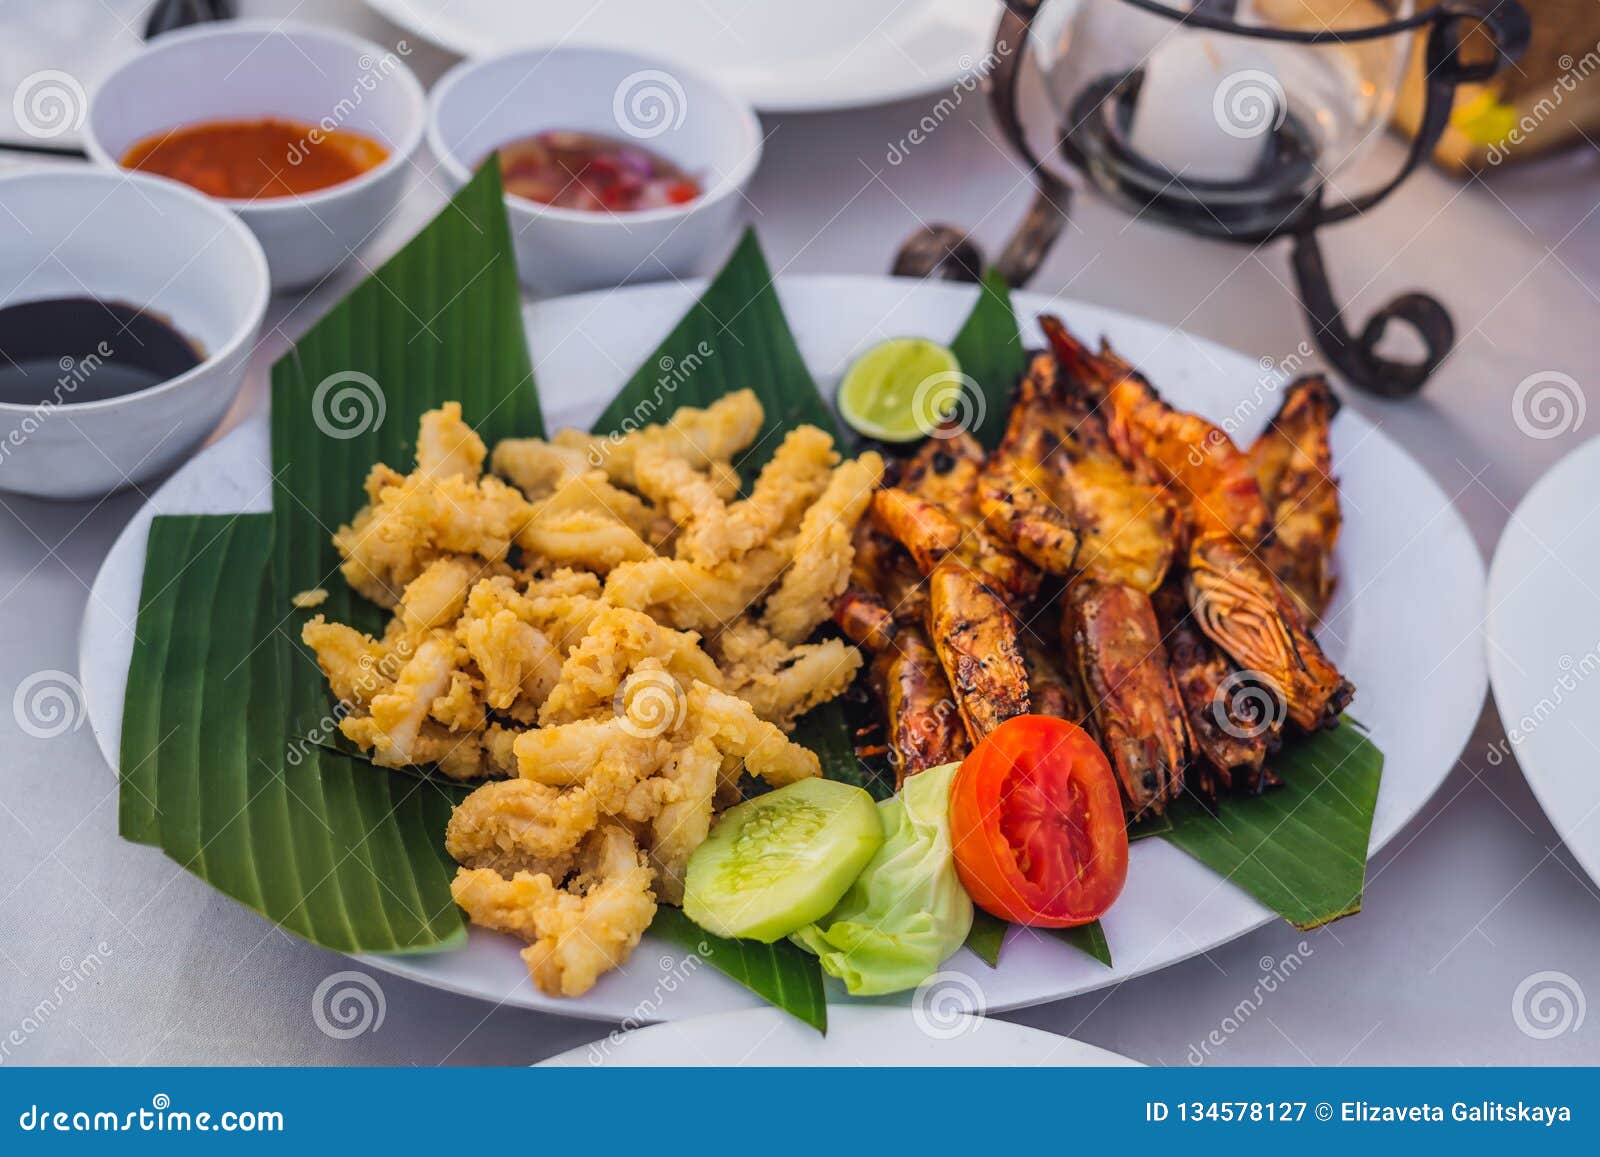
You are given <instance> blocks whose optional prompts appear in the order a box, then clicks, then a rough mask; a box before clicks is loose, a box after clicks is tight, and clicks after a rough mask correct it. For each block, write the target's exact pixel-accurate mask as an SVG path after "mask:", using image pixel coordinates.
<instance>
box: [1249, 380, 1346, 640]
mask: <svg viewBox="0 0 1600 1157" xmlns="http://www.w3.org/2000/svg"><path fill="white" fill-rule="evenodd" d="M1338 412H1339V400H1338V399H1337V398H1335V397H1334V395H1333V391H1332V390H1331V389H1330V388H1329V387H1328V382H1327V379H1326V378H1324V377H1322V376H1321V375H1315V376H1312V377H1305V378H1301V379H1300V380H1299V381H1297V382H1295V383H1294V384H1293V385H1291V386H1290V387H1289V389H1288V391H1287V393H1286V394H1285V395H1284V399H1283V405H1282V406H1281V407H1279V409H1278V413H1277V415H1276V416H1274V417H1273V419H1272V423H1271V424H1270V425H1269V426H1268V427H1267V428H1266V430H1265V431H1263V432H1262V434H1261V436H1260V437H1259V438H1257V439H1256V440H1255V444H1254V445H1252V446H1251V447H1250V462H1251V465H1252V466H1253V467H1254V468H1255V472H1256V478H1257V479H1258V480H1259V482H1260V484H1261V493H1262V495H1263V497H1264V498H1265V499H1266V502H1267V507H1268V510H1269V511H1270V512H1271V515H1272V533H1271V534H1269V535H1268V536H1267V541H1266V542H1265V543H1264V544H1263V545H1262V548H1261V557H1262V558H1263V559H1264V560H1265V561H1266V564H1267V566H1268V567H1270V568H1271V570H1272V572H1273V573H1274V574H1276V575H1277V576H1278V578H1280V579H1281V580H1282V581H1283V585H1284V586H1285V587H1287V588H1288V589H1289V593H1290V594H1292V595H1293V596H1294V597H1295V599H1296V600H1297V601H1298V602H1299V604H1300V609H1301V610H1302V611H1303V612H1304V613H1305V616H1306V620H1307V621H1308V622H1316V621H1317V620H1318V619H1320V618H1321V617H1322V614H1323V612H1324V611H1325V610H1326V609H1327V606H1328V600H1329V598H1331V597H1332V595H1333V583H1334V577H1333V548H1334V544H1335V543H1337V542H1338V541H1339V529H1340V526H1341V522H1342V516H1341V514H1340V511H1339V484H1338V482H1336V481H1335V480H1334V478H1333V474H1332V469H1333V465H1332V463H1333V455H1332V452H1331V451H1330V449H1329V446H1328V430H1329V426H1330V424H1331V423H1332V422H1333V419H1334V416H1335V415H1336V414H1338Z"/></svg>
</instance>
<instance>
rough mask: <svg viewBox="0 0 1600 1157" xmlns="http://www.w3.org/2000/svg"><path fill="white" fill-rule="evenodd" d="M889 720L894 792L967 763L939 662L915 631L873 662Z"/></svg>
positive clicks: (963, 740) (965, 747) (963, 730)
mask: <svg viewBox="0 0 1600 1157" xmlns="http://www.w3.org/2000/svg"><path fill="white" fill-rule="evenodd" d="M873 676H874V679H875V681H876V682H877V683H878V684H879V686H880V693H881V695H882V698H883V708H884V715H885V717H886V719H887V733H888V741H889V760H890V762H891V763H892V764H893V765H894V774H895V788H896V789H897V790H898V789H899V787H900V785H901V784H903V783H904V782H905V779H906V776H908V775H915V774H916V773H917V772H919V771H926V770H927V769H928V768H930V767H938V766H940V765H941V764H945V763H950V762H953V761H954V760H958V759H964V758H966V755H967V752H968V751H970V750H971V749H972V745H971V743H970V742H969V740H968V739H967V731H966V727H965V725H964V724H963V722H962V719H961V716H960V714H959V713H958V711H957V709H956V705H955V700H954V698H953V697H952V696H951V694H950V683H949V681H948V680H947V679H946V678H945V675H944V669H943V668H942V667H941V666H940V665H939V657H938V656H937V655H936V654H934V651H933V648H932V647H930V646H929V645H928V640H927V638H926V637H925V636H924V635H923V634H922V631H921V630H920V629H919V628H917V627H906V628H905V629H903V630H902V631H901V633H900V634H899V636H898V637H897V638H896V640H895V645H894V646H893V647H892V648H890V649H889V650H887V651H884V652H882V653H880V654H879V655H878V657H877V658H876V659H875V660H873Z"/></svg>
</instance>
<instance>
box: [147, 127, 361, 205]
mask: <svg viewBox="0 0 1600 1157" xmlns="http://www.w3.org/2000/svg"><path fill="white" fill-rule="evenodd" d="M388 156H389V150H388V149H386V148H384V147H383V146H382V145H380V144H379V143H378V142H377V141H375V140H373V139H372V138H370V137H366V136H363V135H362V134H360V133H355V132H351V131H349V130H348V129H332V130H328V129H322V128H319V127H318V126H316V125H309V124H302V123H301V122H299V121H293V120H280V119H278V118H274V117H267V118H263V119H261V120H215V121H201V122H200V123H198V124H192V125H185V126H183V127H182V128H176V129H168V130H166V131H164V132H159V133H155V134H153V135H151V136H148V137H146V138H145V139H144V140H142V141H139V142H138V143H137V144H135V145H134V146H133V147H132V148H131V149H129V150H128V151H127V152H126V153H124V154H123V156H122V165H123V167H124V168H128V169H140V170H142V171H144V172H147V173H155V174H156V175H157V176H162V177H171V178H172V179H173V180H176V181H182V182H183V183H184V184H185V185H190V186H192V187H193V188H196V189H199V190H200V191H201V192H202V193H206V194H209V195H210V196H213V197H226V198H229V199H231V200H240V201H248V200H256V199H260V198H266V197H292V196H294V195H295V194H298V193H315V192H317V191H318V190H319V189H327V188H330V187H331V186H333V185H338V184H342V183H343V182H345V181H348V180H350V179H352V178H354V177H359V176H360V175H361V174H362V173H365V172H366V171H367V170H369V169H373V168H376V167H377V166H378V165H381V164H382V163H383V162H384V161H385V160H387V159H388Z"/></svg>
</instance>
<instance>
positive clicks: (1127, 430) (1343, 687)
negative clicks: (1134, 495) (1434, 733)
mask: <svg viewBox="0 0 1600 1157" xmlns="http://www.w3.org/2000/svg"><path fill="white" fill-rule="evenodd" d="M1042 324H1043V325H1044V327H1045V331H1046V333H1047V334H1048V335H1049V337H1050V342H1051V346H1052V348H1054V349H1055V350H1056V353H1057V356H1058V357H1060V358H1061V359H1062V363H1063V366H1066V365H1068V364H1070V365H1071V366H1072V367H1073V371H1074V372H1075V373H1078V374H1080V375H1081V376H1082V377H1083V378H1084V379H1085V380H1086V381H1088V382H1090V383H1091V386H1090V388H1091V389H1093V390H1095V391H1096V392H1097V393H1098V394H1099V395H1100V397H1101V398H1102V399H1103V404H1104V405H1105V407H1106V408H1107V409H1108V410H1109V411H1110V414H1111V418H1110V421H1109V426H1110V429H1111V434H1112V438H1113V440H1114V441H1115V442H1116V443H1117V448H1118V450H1119V451H1121V452H1122V454H1123V455H1124V456H1125V457H1127V458H1128V459H1129V460H1130V461H1132V462H1133V463H1134V464H1135V465H1136V466H1138V467H1139V469H1140V471H1141V472H1142V473H1144V474H1145V475H1146V476H1147V477H1149V478H1151V479H1153V480H1156V481H1159V482H1161V483H1162V484H1163V485H1165V486H1167V488H1168V490H1169V492H1170V493H1172V494H1173V495H1174V496H1175V497H1177V498H1178V499H1179V501H1180V503H1181V504H1182V507H1183V511H1184V516H1185V521H1186V523H1187V526H1188V533H1189V547H1188V574H1187V576H1186V580H1185V590H1186V592H1187V594H1188V598H1189V605H1190V607H1191V609H1192V610H1193V612H1194V620H1195V622H1196V623H1197V624H1198V625H1199V627H1200V629H1201V630H1202V631H1204V632H1205V633H1206V635H1207V636H1208V637H1209V638H1210V639H1211V640H1212V641H1213V642H1215V643H1216V644H1217V646H1219V647H1221V648H1222V650H1223V651H1224V652H1226V653H1227V655H1228V656H1229V658H1231V659H1232V660H1233V661H1234V662H1235V663H1236V664H1238V665H1239V666H1240V667H1241V668H1244V669H1246V670H1247V671H1254V672H1257V673H1259V675H1260V676H1261V677H1262V680H1263V681H1264V682H1270V683H1271V684H1273V686H1274V687H1275V688H1276V690H1277V693H1278V694H1281V695H1282V697H1283V699H1284V702H1285V705H1286V709H1287V712H1288V715H1289V718H1290V719H1292V720H1294V722H1295V723H1296V724H1298V725H1299V726H1301V727H1304V728H1306V729H1308V730H1312V729H1315V728H1318V727H1329V726H1332V725H1333V724H1335V723H1336V722H1337V721H1338V715H1339V712H1340V711H1341V710H1343V709H1344V706H1345V704H1347V703H1348V702H1349V701H1350V697H1351V696H1352V695H1353V694H1354V693H1355V688H1354V687H1353V686H1352V685H1351V684H1350V683H1349V682H1348V681H1347V680H1346V679H1345V678H1344V677H1343V676H1342V675H1340V674H1339V671H1338V669H1337V668H1336V667H1334V665H1333V663H1332V662H1331V661H1329V659H1328V657H1327V656H1326V655H1325V654H1324V653H1323V651H1322V648H1321V647H1320V646H1318V645H1317V641H1316V640H1315V639H1314V638H1313V637H1312V636H1311V632H1310V631H1309V629H1308V628H1307V626H1306V617H1305V615H1304V613H1303V612H1302V610H1301V609H1300V606H1299V604H1298V602H1297V600H1296V599H1295V596H1294V595H1292V594H1290V593H1289V591H1288V590H1287V588H1285V586H1284V584H1283V583H1282V582H1281V581H1280V580H1279V578H1278V576H1277V575H1276V574H1274V573H1273V572H1272V571H1271V570H1270V569H1268V567H1267V566H1266V565H1265V564H1263V563H1262V562H1261V561H1260V559H1259V558H1258V557H1257V555H1256V554H1255V549H1256V547H1257V546H1258V545H1259V544H1260V542H1261V540H1262V537H1263V536H1264V535H1265V534H1266V532H1267V529H1268V527H1269V525H1270V520H1269V516H1268V512H1267V504H1266V501H1265V499H1263V497H1262V494H1261V486H1260V483H1259V482H1258V481H1257V479H1256V474H1255V468H1254V466H1253V465H1252V463H1251V461H1250V458H1249V457H1248V456H1247V455H1245V454H1244V453H1243V452H1242V451H1241V450H1239V448H1238V447H1237V446H1235V445H1234V444H1233V440H1232V439H1230V438H1229V437H1228V435H1227V434H1226V433H1225V432H1224V431H1223V430H1221V429H1219V428H1218V427H1216V426H1213V425H1212V424H1211V423H1209V422H1207V421H1206V420H1205V419H1203V418H1201V417H1199V416H1198V415H1195V414H1185V413H1182V412H1180V411H1177V410H1174V409H1173V408H1172V407H1171V406H1169V405H1168V404H1167V403H1166V402H1164V401H1162V399H1161V397H1160V395H1158V394H1157V393H1156V392H1155V390H1154V389H1153V388H1152V387H1151V386H1150V384H1149V383H1148V382H1146V381H1145V380H1144V379H1143V378H1142V377H1140V376H1139V375H1138V374H1137V373H1135V372H1134V371H1133V369H1132V368H1131V367H1129V366H1128V364H1127V363H1126V362H1124V361H1122V360H1121V359H1120V358H1118V357H1117V356H1116V355H1115V354H1113V353H1111V352H1110V350H1109V349H1102V350H1101V352H1100V353H1098V354H1095V353H1091V352H1090V351H1089V350H1088V349H1087V348H1086V347H1085V346H1084V345H1083V344H1082V343H1081V342H1079V341H1078V340H1077V339H1076V338H1074V337H1073V336H1072V335H1071V334H1069V333H1068V332H1067V331H1066V328H1065V327H1064V326H1063V325H1062V324H1061V323H1060V322H1059V321H1057V320H1056V319H1054V318H1049V319H1043V320H1042ZM1336 497H1337V496H1336V495H1335V498H1336Z"/></svg>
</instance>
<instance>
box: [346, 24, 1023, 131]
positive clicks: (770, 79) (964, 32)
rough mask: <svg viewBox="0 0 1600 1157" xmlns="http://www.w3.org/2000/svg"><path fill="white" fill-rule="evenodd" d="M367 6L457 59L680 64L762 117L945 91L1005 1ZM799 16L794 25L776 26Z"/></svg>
mask: <svg viewBox="0 0 1600 1157" xmlns="http://www.w3.org/2000/svg"><path fill="white" fill-rule="evenodd" d="M366 2H367V4H368V5H369V6H370V7H372V8H374V9H376V10H377V11H378V12H380V13H382V14H383V15H384V16H386V17H388V19H390V20H392V21H394V23H396V24H398V25H400V26H401V27H402V28H406V29H409V30H410V31H412V32H414V33H416V34H417V35H418V36H421V37H424V38H425V39H427V40H431V41H432V42H433V43H435V44H438V45H441V46H442V47H444V48H447V49H449V50H450V51H452V52H456V53H459V54H460V55H462V56H490V55H494V54H497V53H501V52H505V51H507V50H508V49H512V48H529V47H534V46H543V45H556V44H564V43H571V44H592V45H602V46H605V47H608V48H621V49H627V50H629V51H633V52H639V53H643V54H645V55H649V56H656V57H663V58H665V59H668V60H674V59H676V60H681V61H683V62H684V63H686V64H692V65H694V66H695V68H697V69H699V70H700V71H702V72H705V73H708V74H710V75H712V76H715V77H717V78H719V79H720V80H722V81H723V83H725V84H727V85H729V86H731V87H732V88H734V89H736V90H738V91H739V92H740V93H741V94H743V96H744V97H745V99H747V100H748V101H750V103H751V104H753V105H754V106H755V107H756V108H757V109H759V110H760V111H762V112H820V111H824V110H828V109H842V108H857V107H860V106H863V105H874V104H883V103H885V102H887V101H892V100H902V99H905V98H907V97H913V96H920V95H921V94H923V93H928V92H933V91H934V90H936V89H941V88H949V87H951V86H952V85H954V84H956V83H957V82H958V81H961V80H962V78H963V77H966V76H967V75H968V74H969V73H971V72H973V70H974V69H975V68H978V67H979V64H980V62H981V61H982V60H983V59H984V56H985V54H986V53H987V52H988V51H989V49H990V46H991V42H992V36H993V32H994V28H995V25H996V24H997V23H998V22H999V19H1000V6H999V5H998V4H994V3H987V2H985V0H870V2H862V0H820V3H821V5H822V10H821V11H819V10H818V9H817V7H816V6H815V5H784V4H765V3H762V2H761V0H697V2H696V3H693V4H666V3H662V2H661V0H558V2H552V0H538V2H537V3H528V2H524V3H508V2H507V0H442V2H441V0H366ZM719 3H721V4H722V5H724V6H726V8H727V9H728V11H727V12H726V13H723V14H720V15H719V13H718V11H717V6H718V4H719ZM802 14H803V19H802ZM796 19H800V20H801V23H800V24H798V25H797V26H796V27H794V28H785V27H782V26H781V25H780V23H779V22H780V21H783V20H791V21H792V20H796ZM810 33H818V35H817V36H816V37H815V38H814V39H813V37H812V36H811V35H809V34H810ZM984 71H988V70H987V69H984Z"/></svg>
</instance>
